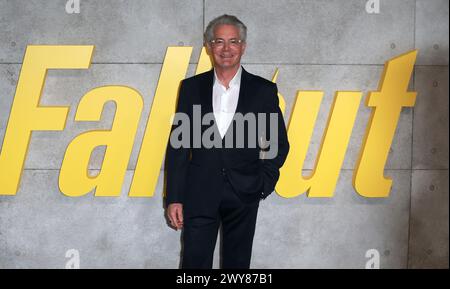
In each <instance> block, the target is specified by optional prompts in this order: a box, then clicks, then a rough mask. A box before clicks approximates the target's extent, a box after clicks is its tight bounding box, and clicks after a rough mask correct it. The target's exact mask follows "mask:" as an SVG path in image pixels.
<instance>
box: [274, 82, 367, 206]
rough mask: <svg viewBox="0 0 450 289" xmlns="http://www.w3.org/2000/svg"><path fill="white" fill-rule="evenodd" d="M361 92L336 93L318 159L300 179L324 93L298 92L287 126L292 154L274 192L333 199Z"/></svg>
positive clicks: (284, 194) (281, 171)
mask: <svg viewBox="0 0 450 289" xmlns="http://www.w3.org/2000/svg"><path fill="white" fill-rule="evenodd" d="M361 95H362V94H361V93H360V92H338V93H337V94H336V97H335V99H334V103H333V105H332V108H331V113H330V117H329V119H328V124H327V126H326V129H325V133H324V137H323V141H322V144H321V148H320V150H319V156H318V158H317V161H316V165H315V167H314V170H313V172H312V173H311V174H310V175H309V176H308V177H305V178H304V177H303V176H302V173H301V172H302V168H303V162H304V160H305V158H306V153H307V151H308V146H309V143H310V141H311V136H312V133H313V130H314V124H315V122H316V118H317V115H318V113H319V107H320V103H321V102H322V97H323V92H321V91H299V92H298V93H297V99H296V103H295V105H294V110H293V112H292V116H291V119H290V122H289V129H288V138H289V143H290V146H291V150H290V152H289V154H288V157H287V159H286V162H285V164H284V166H283V167H282V168H281V170H280V179H279V181H278V184H277V187H276V190H277V193H278V194H280V195H281V196H283V197H287V198H290V197H295V196H298V195H300V194H302V193H304V192H306V191H308V190H309V194H308V197H331V196H333V192H334V189H335V187H336V182H337V179H338V177H339V172H340V169H341V166H342V162H343V160H344V156H345V152H346V150H347V146H348V142H349V139H350V135H351V132H352V128H353V124H354V122H355V117H356V114H357V112H358V107H359V103H360V101H361Z"/></svg>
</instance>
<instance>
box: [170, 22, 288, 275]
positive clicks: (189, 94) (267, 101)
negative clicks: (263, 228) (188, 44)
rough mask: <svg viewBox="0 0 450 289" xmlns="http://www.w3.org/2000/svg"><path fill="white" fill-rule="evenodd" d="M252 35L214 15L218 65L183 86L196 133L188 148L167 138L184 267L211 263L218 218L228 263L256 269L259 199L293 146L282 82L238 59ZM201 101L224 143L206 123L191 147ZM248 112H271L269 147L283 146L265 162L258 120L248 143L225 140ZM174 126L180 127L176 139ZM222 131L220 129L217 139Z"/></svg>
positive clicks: (182, 109)
mask: <svg viewBox="0 0 450 289" xmlns="http://www.w3.org/2000/svg"><path fill="white" fill-rule="evenodd" d="M246 34H247V28H246V26H245V25H244V24H243V23H242V22H241V21H240V20H239V19H237V18H236V17H235V16H230V15H222V16H220V17H218V18H216V19H214V20H212V21H211V22H210V23H209V25H208V26H207V28H206V31H205V35H204V36H205V45H206V48H207V51H208V54H209V55H210V56H211V58H212V61H213V65H214V69H212V70H210V71H208V72H206V73H202V74H199V75H197V76H194V77H191V78H187V79H185V80H183V81H182V83H181V86H180V91H179V98H178V107H177V113H184V114H185V115H187V116H189V120H190V123H189V126H188V128H189V130H188V131H189V132H190V133H191V135H190V136H191V137H190V139H189V142H190V145H189V146H188V147H183V146H181V147H179V148H178V147H175V146H173V145H172V144H171V143H169V146H168V149H167V157H166V170H167V190H166V192H167V193H166V203H167V205H168V206H167V214H168V218H169V221H170V224H171V225H172V226H173V227H175V228H176V229H181V228H183V229H184V232H183V257H182V268H212V263H213V255H214V248H215V244H216V240H217V233H218V229H219V225H220V224H222V230H223V243H222V247H223V256H222V268H228V269H229V268H249V267H250V257H251V251H252V244H253V236H254V232H255V225H256V216H257V212H258V206H259V201H260V200H261V199H264V198H266V197H267V196H268V195H269V194H270V193H272V192H273V190H274V188H275V184H276V182H277V180H278V177H279V168H280V167H281V166H282V165H283V163H284V160H285V159H286V156H287V153H288V151H289V143H288V140H287V134H286V128H285V124H284V120H283V116H282V114H281V111H280V109H279V107H278V95H277V93H278V91H277V87H276V85H275V84H274V83H272V82H270V81H268V80H265V79H263V78H261V77H259V76H256V75H252V74H250V73H248V72H247V71H246V70H245V69H244V68H242V66H241V64H240V60H241V57H242V55H243V54H244V52H245V48H246ZM196 106H197V108H196ZM198 107H200V108H201V116H202V117H205V116H206V115H207V114H208V113H209V114H211V113H212V114H213V115H214V118H213V121H214V122H213V125H212V128H213V130H214V133H215V134H214V135H215V136H216V139H215V140H216V142H215V144H217V143H218V144H220V146H214V147H210V146H206V145H205V143H204V141H205V140H206V139H208V138H205V137H204V134H205V133H206V132H208V127H207V126H204V125H202V126H201V133H202V134H201V136H203V137H201V139H202V140H203V142H202V144H201V146H197V147H196V146H193V145H192V144H193V143H194V142H195V141H199V139H193V138H195V137H196V135H195V133H194V134H192V132H193V131H194V130H195V128H194V122H195V121H194V122H193V121H192V119H193V118H194V119H195V113H196V112H198V111H199V110H198ZM249 113H250V114H254V115H258V114H262V113H263V114H264V115H267V118H266V119H265V121H266V127H265V128H266V130H263V133H264V135H265V136H266V137H267V136H276V138H275V139H273V138H272V139H271V143H272V144H271V146H272V145H273V146H276V149H277V153H276V154H275V156H274V157H272V158H270V159H264V160H262V159H260V152H261V147H258V146H251V145H249V144H250V143H251V141H252V140H254V139H251V138H252V137H251V136H253V135H255V134H251V131H249V130H252V129H253V130H255V129H257V130H258V129H260V127H261V126H259V123H258V128H255V127H254V126H253V127H250V126H249V125H248V126H247V127H245V129H244V131H245V132H246V133H247V135H250V137H249V138H248V142H246V143H245V145H244V147H238V146H236V145H234V146H233V147H228V146H227V145H225V143H226V142H225V141H226V139H227V138H228V137H232V138H233V137H234V140H236V135H237V132H236V130H235V128H234V124H235V123H234V121H235V119H234V116H236V115H238V114H243V115H247V114H249ZM270 114H272V116H275V120H276V125H275V130H276V131H272V130H271V128H273V127H274V126H273V123H269V121H268V120H269V119H270V118H269V115H270ZM202 124H204V122H203V123H202ZM247 124H248V123H247ZM270 125H272V127H270ZM175 129H176V126H174V127H173V130H172V135H171V140H174V133H175ZM210 131H211V127H210V128H209V132H210ZM192 135H193V136H192ZM217 135H220V136H219V138H220V139H219V141H218V142H217ZM238 137H239V136H238ZM197 138H200V137H199V136H197ZM254 138H258V140H260V139H261V138H262V135H261V134H260V133H258V134H256V135H255V137H254ZM238 140H239V139H238ZM233 144H234V143H233ZM271 149H272V148H271Z"/></svg>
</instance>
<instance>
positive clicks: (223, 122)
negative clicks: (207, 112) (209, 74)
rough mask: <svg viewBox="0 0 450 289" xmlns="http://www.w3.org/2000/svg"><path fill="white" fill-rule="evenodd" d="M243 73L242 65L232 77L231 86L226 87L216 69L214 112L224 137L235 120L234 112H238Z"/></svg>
mask: <svg viewBox="0 0 450 289" xmlns="http://www.w3.org/2000/svg"><path fill="white" fill-rule="evenodd" d="M241 75H242V67H241V66H240V67H239V70H238V71H237V72H236V74H235V75H234V77H233V79H231V81H230V84H229V88H228V89H226V87H225V86H224V85H223V84H222V83H221V82H220V80H219V78H218V77H217V74H216V70H214V86H213V95H212V97H213V100H212V102H213V112H214V118H215V119H216V124H217V127H218V129H219V133H220V136H221V137H222V139H223V137H224V136H225V133H226V132H227V130H228V127H229V126H230V124H231V121H232V120H233V116H234V113H235V112H236V107H237V103H238V99H239V90H240V88H241Z"/></svg>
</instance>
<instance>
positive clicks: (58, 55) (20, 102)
mask: <svg viewBox="0 0 450 289" xmlns="http://www.w3.org/2000/svg"><path fill="white" fill-rule="evenodd" d="M93 49H94V46H41V45H29V46H28V47H27V49H26V51H25V56H24V60H23V64H22V70H21V72H20V76H19V81H18V84H17V89H16V94H15V97H14V101H13V104H12V107H11V113H10V116H9V121H8V125H7V127H6V131H5V137H4V141H3V146H2V151H1V154H0V184H1V186H0V195H15V194H16V192H17V190H18V187H19V183H20V179H21V175H22V171H23V166H24V162H25V157H26V154H27V152H28V144H29V142H30V138H31V133H32V132H33V131H36V130H49V131H58V130H63V129H64V128H65V125H66V120H67V113H68V111H69V107H65V106H61V107H56V106H53V107H44V106H41V105H39V102H40V98H41V94H42V88H43V87H44V83H45V77H46V75H47V70H48V69H87V68H89V64H90V62H91V56H92V51H93Z"/></svg>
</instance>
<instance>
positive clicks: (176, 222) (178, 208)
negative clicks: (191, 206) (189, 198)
mask: <svg viewBox="0 0 450 289" xmlns="http://www.w3.org/2000/svg"><path fill="white" fill-rule="evenodd" d="M167 216H168V217H169V221H170V225H171V226H172V227H174V228H175V229H176V230H178V229H181V228H183V204H181V203H172V204H170V205H169V206H168V207H167Z"/></svg>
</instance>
